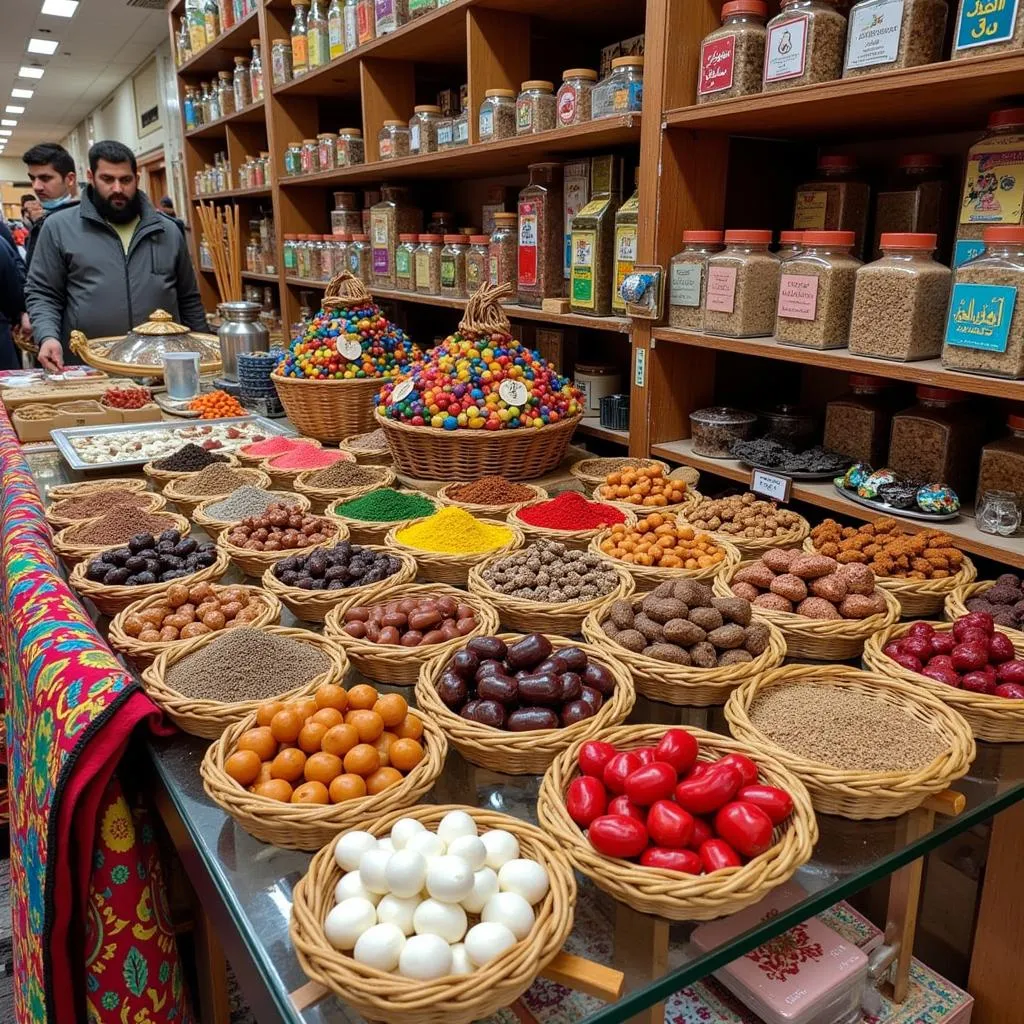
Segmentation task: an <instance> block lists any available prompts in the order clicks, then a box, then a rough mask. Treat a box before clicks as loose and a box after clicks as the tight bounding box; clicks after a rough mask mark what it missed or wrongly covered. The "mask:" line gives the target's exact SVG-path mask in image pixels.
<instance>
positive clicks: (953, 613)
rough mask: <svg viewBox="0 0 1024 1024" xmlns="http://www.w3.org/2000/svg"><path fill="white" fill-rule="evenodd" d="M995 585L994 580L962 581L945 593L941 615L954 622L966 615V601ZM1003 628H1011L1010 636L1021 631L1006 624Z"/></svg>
mask: <svg viewBox="0 0 1024 1024" xmlns="http://www.w3.org/2000/svg"><path fill="white" fill-rule="evenodd" d="M995 585H996V581H995V580H979V581H977V582H976V583H962V584H961V585H960V586H959V587H957V588H956V589H955V590H953V591H952V592H950V593H949V594H947V595H946V600H945V602H944V603H943V606H942V614H943V617H944V618H946V619H948V620H949V621H950V622H954V621H955V620H956V619H959V618H960V616H961V615H967V614H968V611H969V609H968V607H967V602H968V601H969V600H970V599H971V598H972V597H983V596H984V595H985V592H986V591H989V590H991V589H992V588H993V587H994V586H995ZM1001 628H1002V627H1001ZM1005 628H1006V629H1008V630H1011V632H1010V634H1009V635H1010V636H1011V637H1012V636H1013V634H1014V632H1018V633H1019V632H1022V630H1014V629H1013V627H1012V626H1007V627H1005Z"/></svg>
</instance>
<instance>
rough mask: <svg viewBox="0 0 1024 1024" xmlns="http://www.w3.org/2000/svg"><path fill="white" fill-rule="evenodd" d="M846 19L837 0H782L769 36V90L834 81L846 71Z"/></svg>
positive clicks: (766, 67) (766, 78) (766, 68)
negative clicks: (844, 57)
mask: <svg viewBox="0 0 1024 1024" xmlns="http://www.w3.org/2000/svg"><path fill="white" fill-rule="evenodd" d="M845 42H846V18H845V17H843V15H842V14H840V13H839V11H838V10H837V9H836V4H835V2H834V0H782V9H781V10H780V11H779V13H778V14H777V15H776V16H775V17H774V18H772V20H771V21H769V22H768V28H767V32H766V35H765V44H764V46H765V53H764V83H763V89H764V91H765V92H775V91H776V90H779V89H792V88H793V87H794V86H796V85H812V84H813V83H815V82H831V81H832V80H833V79H834V78H839V76H840V75H841V74H842V72H843V48H844V43H845Z"/></svg>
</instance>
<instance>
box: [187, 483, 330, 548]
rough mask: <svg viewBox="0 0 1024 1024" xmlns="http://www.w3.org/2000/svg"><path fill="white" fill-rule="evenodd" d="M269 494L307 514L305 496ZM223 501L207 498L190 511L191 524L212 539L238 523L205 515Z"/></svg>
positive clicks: (306, 499) (221, 499) (282, 492)
mask: <svg viewBox="0 0 1024 1024" xmlns="http://www.w3.org/2000/svg"><path fill="white" fill-rule="evenodd" d="M271 493H272V494H274V495H276V496H277V497H278V498H279V500H280V501H283V502H287V503H288V504H289V505H297V506H298V507H299V508H300V509H302V511H303V512H308V511H309V509H310V505H309V498H307V497H306V496H305V495H302V494H296V493H295V492H294V491H271ZM223 500H224V499H223V498H207V499H206V500H205V501H201V502H200V503H199V504H198V505H196V507H195V508H194V509H193V510H192V522H193V523H195V524H196V526H198V527H200V528H202V529H203V530H205V531H206V532H207V533H208V534H209V535H210V536H211V537H214V538H216V537H219V536H220V535H221V534H222V533H223V532H224V531H225V530H226V529H227V528H228V527H229V526H234V524H235V523H236V522H238V520H237V519H235V520H232V521H231V522H230V523H229V522H225V521H224V520H223V519H214V518H213V517H212V516H210V515H208V514H207V509H209V508H210V507H211V506H212V505H216V504H217V503H218V502H219V501H223Z"/></svg>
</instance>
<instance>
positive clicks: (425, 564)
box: [384, 516, 525, 587]
mask: <svg viewBox="0 0 1024 1024" xmlns="http://www.w3.org/2000/svg"><path fill="white" fill-rule="evenodd" d="M428 518H429V516H424V517H423V519H410V520H409V522H407V523H403V524H402V525H401V526H393V527H391V529H390V530H388V532H387V534H386V535H385V537H384V546H385V547H388V548H391V549H392V550H393V551H406V552H408V553H409V554H410V555H412V556H413V558H415V559H416V565H417V566H418V567H419V578H420V579H422V580H425V581H426V582H427V583H448V584H450V585H451V586H453V587H464V586H465V585H466V583H467V581H468V580H469V574H470V572H471V570H472V569H473V567H474V566H475V565H479V564H480V563H481V562H484V561H486V560H487V559H489V558H492V557H494V556H496V555H507V554H508V553H509V552H510V551H515V550H516V549H517V548H521V547H522V546H523V544H524V543H525V538H524V537H523V531H522V530H520V529H519V528H518V527H516V526H510V525H508V524H507V523H506V524H504V525H505V527H506V529H507V530H509V531H510V532H511V534H512V537H511V539H510V540H509V542H508V543H507V544H503V545H502V546H501V547H500V548H495V549H494V550H493V551H478V552H473V553H472V554H467V555H450V554H445V553H443V552H440V551H424V550H423V549H422V548H414V547H412V546H411V545H409V544H403V543H402V542H401V541H400V540H399V539H398V533H399V532H400V531H401V530H404V529H405V528H406V527H408V526H413V525H414V524H416V523H422V522H423V521H424V520H425V519H428Z"/></svg>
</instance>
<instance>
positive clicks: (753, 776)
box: [718, 754, 757, 786]
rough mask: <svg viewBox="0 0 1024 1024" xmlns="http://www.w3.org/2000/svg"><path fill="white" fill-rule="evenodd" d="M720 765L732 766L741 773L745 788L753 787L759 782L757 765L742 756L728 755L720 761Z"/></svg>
mask: <svg viewBox="0 0 1024 1024" xmlns="http://www.w3.org/2000/svg"><path fill="white" fill-rule="evenodd" d="M718 764H731V765H732V766H733V768H735V769H736V771H738V772H739V773H740V778H741V779H742V780H743V785H744V786H752V785H753V784H754V783H755V782H757V765H756V764H754V762H753V761H751V760H750V758H749V757H744V756H743V755H742V754H726V755H725V757H721V758H719V759H718Z"/></svg>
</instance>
